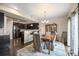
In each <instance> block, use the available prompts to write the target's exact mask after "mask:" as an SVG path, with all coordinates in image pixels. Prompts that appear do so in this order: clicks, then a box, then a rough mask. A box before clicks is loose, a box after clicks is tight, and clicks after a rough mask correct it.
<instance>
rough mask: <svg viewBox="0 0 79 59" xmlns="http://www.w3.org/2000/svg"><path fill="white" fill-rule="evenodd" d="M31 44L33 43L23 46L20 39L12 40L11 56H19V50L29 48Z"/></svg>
mask: <svg viewBox="0 0 79 59" xmlns="http://www.w3.org/2000/svg"><path fill="white" fill-rule="evenodd" d="M31 43H32V41H31V42H28V43H25V44H22V43H21V40H20V38H17V39H13V40H11V41H10V55H11V56H17V50H18V49H21V48H23V47H25V46H27V45H29V44H31Z"/></svg>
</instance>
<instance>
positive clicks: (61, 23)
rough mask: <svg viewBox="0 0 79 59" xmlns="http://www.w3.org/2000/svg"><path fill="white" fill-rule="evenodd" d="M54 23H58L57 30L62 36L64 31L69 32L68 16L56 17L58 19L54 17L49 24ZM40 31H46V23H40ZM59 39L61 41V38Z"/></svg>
mask: <svg viewBox="0 0 79 59" xmlns="http://www.w3.org/2000/svg"><path fill="white" fill-rule="evenodd" d="M52 23H56V24H57V32H58V36H59V37H61V35H62V32H64V31H66V32H67V24H68V22H67V19H66V18H56V19H52V20H50V22H49V24H52ZM39 27H40V30H41V31H40V32H41V34H42V33H45V25H44V24H41V23H40V26H39ZM59 40H60V41H61V39H60V38H59Z"/></svg>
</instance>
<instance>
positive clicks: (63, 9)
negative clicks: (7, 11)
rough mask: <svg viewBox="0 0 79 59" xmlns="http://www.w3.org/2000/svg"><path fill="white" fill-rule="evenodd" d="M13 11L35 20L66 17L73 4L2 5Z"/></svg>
mask: <svg viewBox="0 0 79 59" xmlns="http://www.w3.org/2000/svg"><path fill="white" fill-rule="evenodd" d="M2 5H5V6H7V7H9V8H12V9H15V10H17V11H18V12H20V13H21V14H23V15H25V16H30V17H31V18H34V19H35V20H38V19H39V20H40V19H41V18H44V17H46V19H51V18H57V17H66V16H67V15H68V13H69V11H70V10H71V9H72V6H73V5H74V4H73V3H49V4H48V3H47V4H46V3H6V4H2Z"/></svg>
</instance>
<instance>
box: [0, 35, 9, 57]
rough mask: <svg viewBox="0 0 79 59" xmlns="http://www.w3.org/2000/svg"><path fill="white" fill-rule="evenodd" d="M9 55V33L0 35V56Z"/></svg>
mask: <svg viewBox="0 0 79 59" xmlns="http://www.w3.org/2000/svg"><path fill="white" fill-rule="evenodd" d="M9 55H10V37H9V35H1V36H0V56H9Z"/></svg>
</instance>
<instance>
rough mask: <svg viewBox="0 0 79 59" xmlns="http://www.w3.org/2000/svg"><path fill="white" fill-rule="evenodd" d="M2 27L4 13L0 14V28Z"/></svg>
mask: <svg viewBox="0 0 79 59" xmlns="http://www.w3.org/2000/svg"><path fill="white" fill-rule="evenodd" d="M3 27H4V13H1V12H0V28H3Z"/></svg>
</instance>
